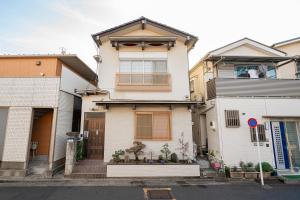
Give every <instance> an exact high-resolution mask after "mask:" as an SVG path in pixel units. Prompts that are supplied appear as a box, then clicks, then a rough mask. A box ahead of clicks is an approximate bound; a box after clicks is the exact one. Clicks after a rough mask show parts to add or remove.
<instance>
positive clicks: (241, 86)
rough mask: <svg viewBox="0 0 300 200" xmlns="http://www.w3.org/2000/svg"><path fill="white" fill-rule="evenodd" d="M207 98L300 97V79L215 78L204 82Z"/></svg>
mask: <svg viewBox="0 0 300 200" xmlns="http://www.w3.org/2000/svg"><path fill="white" fill-rule="evenodd" d="M206 88H207V99H208V100H209V99H214V98H216V97H217V96H219V97H222V96H224V97H226V96H227V97H300V80H293V79H234V78H215V79H211V80H209V81H208V82H207V83H206Z"/></svg>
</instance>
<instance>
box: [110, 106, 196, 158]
mask: <svg viewBox="0 0 300 200" xmlns="http://www.w3.org/2000/svg"><path fill="white" fill-rule="evenodd" d="M139 110H143V111H146V110H149V111H150V110H151V111H154V110H157V109H155V108H139V109H137V111H139ZM158 110H167V109H166V108H165V109H164V108H158ZM191 121H192V119H191V113H190V111H188V110H187V109H186V108H174V109H173V110H172V120H171V123H172V140H171V141H146V140H145V141H144V140H141V141H142V142H143V144H145V145H146V148H145V149H144V152H145V154H144V155H141V158H143V157H147V158H149V157H150V152H151V151H152V152H153V157H155V158H157V157H158V156H159V155H160V154H161V153H160V150H161V147H162V146H163V145H164V144H165V143H168V144H169V148H170V150H171V151H172V152H175V153H177V155H178V156H179V158H181V156H180V153H179V150H178V148H179V142H178V139H179V138H180V137H181V133H182V132H184V139H185V141H186V142H188V143H189V155H190V157H192V156H193V141H192V124H191ZM134 133H135V111H134V110H132V108H130V107H129V108H128V107H127V108H111V109H110V110H108V111H107V112H106V116H105V147H104V161H105V162H108V161H110V160H111V159H112V154H113V153H114V152H115V151H116V150H119V149H123V150H124V149H127V148H130V147H132V146H133V144H132V143H133V141H134ZM132 158H133V155H132Z"/></svg>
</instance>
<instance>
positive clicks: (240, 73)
mask: <svg viewBox="0 0 300 200" xmlns="http://www.w3.org/2000/svg"><path fill="white" fill-rule="evenodd" d="M234 73H235V77H236V78H270V79H276V77H277V76H276V69H275V67H274V66H267V65H237V66H235V70H234Z"/></svg>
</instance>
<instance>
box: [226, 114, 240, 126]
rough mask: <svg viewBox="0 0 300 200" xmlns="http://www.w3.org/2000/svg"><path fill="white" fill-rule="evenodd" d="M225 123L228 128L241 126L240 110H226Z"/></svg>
mask: <svg viewBox="0 0 300 200" xmlns="http://www.w3.org/2000/svg"><path fill="white" fill-rule="evenodd" d="M225 123H226V127H227V128H237V127H240V115H239V111H238V110H225Z"/></svg>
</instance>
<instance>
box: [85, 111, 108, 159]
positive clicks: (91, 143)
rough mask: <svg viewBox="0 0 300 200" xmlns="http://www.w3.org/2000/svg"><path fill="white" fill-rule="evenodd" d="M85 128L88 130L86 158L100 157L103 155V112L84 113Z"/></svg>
mask: <svg viewBox="0 0 300 200" xmlns="http://www.w3.org/2000/svg"><path fill="white" fill-rule="evenodd" d="M85 126H86V127H85V130H86V131H88V144H87V158H89V159H100V160H102V159H103V157H104V134H105V115H104V113H86V116H85Z"/></svg>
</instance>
